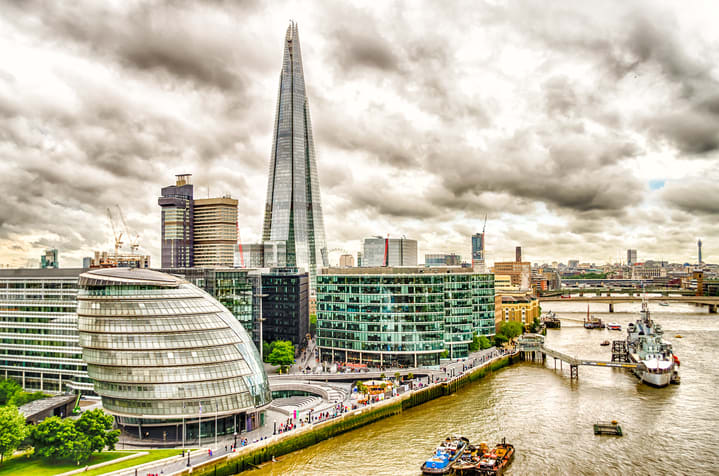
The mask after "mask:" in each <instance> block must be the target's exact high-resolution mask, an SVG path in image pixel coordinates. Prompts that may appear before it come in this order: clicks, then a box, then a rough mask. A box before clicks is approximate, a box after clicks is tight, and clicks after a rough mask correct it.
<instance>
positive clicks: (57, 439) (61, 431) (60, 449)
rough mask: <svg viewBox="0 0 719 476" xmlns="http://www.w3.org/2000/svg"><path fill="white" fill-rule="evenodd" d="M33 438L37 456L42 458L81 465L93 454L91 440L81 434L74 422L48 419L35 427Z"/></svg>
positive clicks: (58, 418) (56, 418)
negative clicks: (68, 461)
mask: <svg viewBox="0 0 719 476" xmlns="http://www.w3.org/2000/svg"><path fill="white" fill-rule="evenodd" d="M31 436H32V443H33V446H34V447H35V454H37V455H38V456H40V457H42V458H47V459H50V460H53V461H56V460H70V461H72V462H73V463H75V464H79V463H80V462H82V461H86V460H87V459H88V458H90V455H91V454H92V444H91V443H90V438H89V437H88V436H87V435H85V434H83V433H81V432H80V431H79V430H78V429H77V428H76V427H75V422H74V421H72V420H68V419H62V418H60V417H56V416H53V417H50V418H46V419H45V420H43V421H42V422H41V423H39V424H38V425H35V426H34V427H33V429H32V432H31Z"/></svg>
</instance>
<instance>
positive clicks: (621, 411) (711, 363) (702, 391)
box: [248, 302, 719, 475]
mask: <svg viewBox="0 0 719 476" xmlns="http://www.w3.org/2000/svg"><path fill="white" fill-rule="evenodd" d="M595 307H596V309H593V310H592V313H593V314H595V315H597V316H598V317H601V318H602V319H603V320H605V321H607V320H609V321H616V322H619V323H620V324H622V327H623V330H622V332H617V331H608V330H587V329H584V328H583V327H582V324H581V320H582V318H583V317H584V316H585V315H586V304H579V303H571V302H558V303H545V304H544V305H543V308H544V310H548V309H552V310H553V311H555V312H556V313H557V314H558V315H559V317H560V318H562V319H563V320H562V328H561V329H549V330H548V334H547V338H546V345H548V346H550V347H552V348H555V349H557V350H560V351H562V352H565V353H568V354H571V355H574V356H577V357H587V358H593V359H602V360H610V358H611V350H610V347H601V346H600V345H599V343H600V342H601V341H603V340H605V339H606V340H610V341H611V340H612V339H620V338H622V339H623V338H624V337H625V333H626V325H627V323H628V322H632V321H634V320H635V319H636V318H637V316H638V311H639V307H640V305H639V304H638V303H631V304H617V305H615V311H616V312H614V313H613V314H609V313H607V312H599V311H600V310H601V311H607V305H606V304H604V305H602V306H601V309H600V306H599V305H595ZM650 309H651V311H652V317H653V318H654V320H655V321H657V322H658V323H660V324H661V325H662V327H663V328H664V331H665V338H666V340H668V341H669V342H671V343H672V344H673V346H674V352H675V354H677V355H678V357H679V359H680V360H681V370H680V373H681V378H682V383H681V385H672V386H669V387H666V388H662V389H657V388H652V387H648V386H646V385H641V384H639V383H638V380H637V379H636V378H635V377H634V376H633V375H632V374H631V373H629V372H628V371H625V370H620V369H611V368H595V367H580V368H579V381H578V382H577V381H570V379H569V368H568V366H566V365H565V366H563V367H564V368H563V369H562V370H560V366H559V362H557V370H556V371H555V370H554V361H553V359H552V358H547V361H546V362H545V364H544V365H542V364H538V363H526V362H525V363H520V364H516V365H513V366H510V367H507V368H505V369H502V370H499V371H498V372H495V373H494V374H492V375H490V376H487V377H485V378H484V379H482V380H480V381H478V382H476V383H474V384H471V385H469V386H467V387H465V388H463V389H462V390H460V391H459V392H457V393H456V394H453V395H451V396H448V397H443V398H440V399H437V400H434V401H432V402H429V403H426V404H424V405H420V406H419V407H416V408H413V409H410V410H408V411H406V412H403V413H402V414H401V415H398V416H394V417H391V418H387V419H384V420H381V421H379V422H376V423H374V424H372V425H368V426H366V427H363V428H360V429H357V430H354V431H352V432H349V433H346V434H344V435H340V436H338V437H335V438H332V439H330V440H327V441H324V442H322V443H319V444H317V445H315V446H312V447H310V448H306V449H304V450H301V451H297V452H295V453H292V454H289V455H285V456H283V457H282V458H281V459H280V461H279V462H277V463H271V464H269V465H268V466H266V467H264V468H262V469H261V470H256V471H253V472H250V473H248V474H252V475H259V474H273V475H275V474H293V475H317V474H320V475H340V474H343V475H344V474H357V475H376V474H386V475H395V474H408V475H412V474H415V475H416V474H421V471H420V470H419V468H420V466H421V464H422V463H423V462H424V460H425V459H426V458H427V457H428V455H430V454H431V452H432V450H433V449H434V448H435V446H436V445H437V444H438V443H439V442H440V441H441V440H443V439H444V438H445V437H446V436H447V435H451V434H459V435H464V436H466V437H468V438H469V439H470V441H471V442H473V443H478V442H480V441H485V442H487V443H489V444H490V445H491V446H493V445H494V444H495V443H497V442H498V441H499V440H500V439H501V438H502V437H506V438H507V441H508V442H510V443H513V444H514V445H515V448H516V457H515V460H514V462H513V463H512V465H511V466H510V468H509V470H508V471H507V473H505V474H513V475H525V474H562V475H563V474H567V475H580V474H587V475H589V474H623V475H630V474H632V475H633V474H637V475H658V474H671V475H674V474H719V438H718V437H719V350H718V349H719V345H718V343H719V316H718V315H716V314H713V315H711V314H708V313H707V311H706V308H700V307H694V306H692V305H686V304H671V305H670V306H669V307H661V306H658V305H657V304H652V305H651V306H650ZM676 334H680V335H681V336H682V337H683V338H676V337H675V335H676ZM597 420H618V421H619V422H620V424H621V425H622V428H623V430H624V432H625V435H624V437H612V436H595V435H594V433H593V431H592V425H593V424H594V422H595V421H597Z"/></svg>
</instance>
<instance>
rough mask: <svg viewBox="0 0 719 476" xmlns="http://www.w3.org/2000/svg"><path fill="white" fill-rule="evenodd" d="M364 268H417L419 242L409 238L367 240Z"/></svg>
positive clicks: (363, 259)
mask: <svg viewBox="0 0 719 476" xmlns="http://www.w3.org/2000/svg"><path fill="white" fill-rule="evenodd" d="M363 250H364V251H363V252H362V266H364V267H368V268H374V267H378V266H389V267H394V266H417V240H408V239H407V238H404V237H403V238H382V237H381V236H376V237H374V238H365V240H364V247H363Z"/></svg>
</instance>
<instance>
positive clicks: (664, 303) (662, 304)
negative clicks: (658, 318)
mask: <svg viewBox="0 0 719 476" xmlns="http://www.w3.org/2000/svg"><path fill="white" fill-rule="evenodd" d="M659 305H660V306H668V305H669V303H668V302H666V301H660V302H659Z"/></svg>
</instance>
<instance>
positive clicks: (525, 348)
mask: <svg viewBox="0 0 719 476" xmlns="http://www.w3.org/2000/svg"><path fill="white" fill-rule="evenodd" d="M622 344H624V345H622ZM517 350H518V351H519V353H520V356H521V357H522V359H524V360H532V361H539V362H544V361H545V360H546V359H547V356H550V357H552V358H553V359H554V368H555V369H556V368H557V361H559V368H560V369H561V368H562V365H563V363H567V364H568V365H569V378H570V379H572V380H575V379H576V380H579V366H580V365H589V366H592V367H612V368H621V369H636V368H642V367H643V364H634V363H630V362H628V358H627V357H628V354H627V348H626V342H624V341H614V342H613V345H612V360H611V361H605V360H592V359H580V358H577V357H573V356H571V355H568V354H565V353H563V352H559V351H558V350H554V349H550V348H549V347H546V346H545V345H544V337H543V336H541V335H539V334H524V335H523V336H521V337H520V338H519V340H518V341H517Z"/></svg>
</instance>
